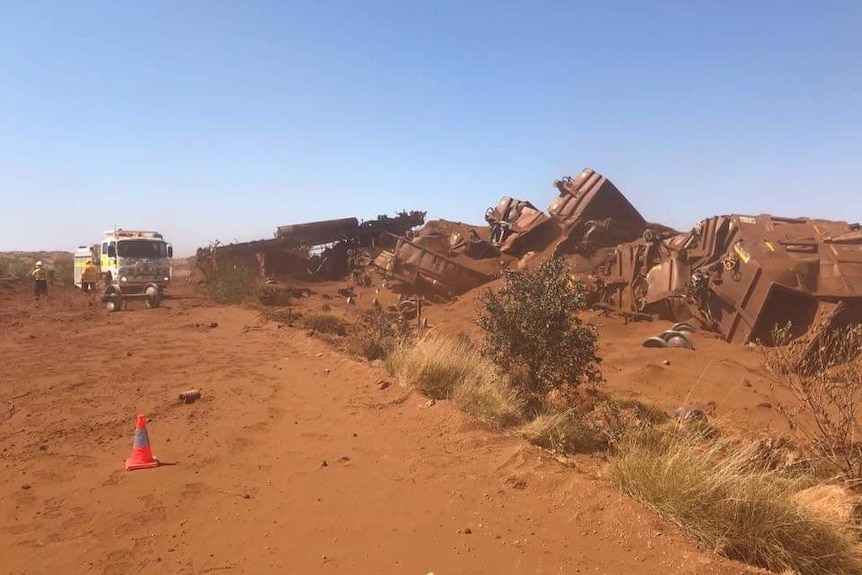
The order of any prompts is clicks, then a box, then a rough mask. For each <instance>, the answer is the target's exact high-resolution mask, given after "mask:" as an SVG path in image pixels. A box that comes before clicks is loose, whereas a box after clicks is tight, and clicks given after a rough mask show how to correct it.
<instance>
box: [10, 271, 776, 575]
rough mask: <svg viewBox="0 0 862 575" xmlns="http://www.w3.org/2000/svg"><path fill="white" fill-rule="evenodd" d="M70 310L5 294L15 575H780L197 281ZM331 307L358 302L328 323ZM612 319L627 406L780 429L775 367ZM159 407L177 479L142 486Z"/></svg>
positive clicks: (148, 476)
mask: <svg viewBox="0 0 862 575" xmlns="http://www.w3.org/2000/svg"><path fill="white" fill-rule="evenodd" d="M330 288H331V290H332V292H333V293H334V291H335V286H330ZM187 292H188V293H187ZM51 296H52V297H51V301H50V302H48V303H47V304H46V303H43V304H42V305H41V306H40V307H38V308H37V307H36V306H35V305H34V303H33V302H32V298H31V297H30V296H29V294H28V293H26V292H22V291H21V290H13V291H10V290H5V291H3V290H0V470H2V471H0V573H3V574H10V575H11V574H15V575H20V574H28V575H37V574H45V573H52V572H56V573H60V572H62V573H97V574H105V575H118V574H125V573H136V574H147V573H153V574H155V573H160V574H163V573H196V574H197V573H199V574H204V573H247V574H268V573H273V574H275V573H279V574H297V575H300V574H314V573H352V574H356V573H363V574H377V573H380V574H390V573H391V574H401V573H404V574H418V575H424V574H426V573H430V572H433V573H435V574H436V575H451V574H479V573H488V574H491V573H494V574H498V573H525V574H527V573H529V574H550V573H566V574H570V573H571V574H577V573H583V574H587V573H589V574H622V575H624V574H646V575H649V574H655V575H658V574H666V573H674V574H692V575H693V574H703V575H707V574H717V575H725V574H728V575H729V574H742V573H759V572H760V571H758V570H755V569H751V568H748V567H746V566H744V565H741V564H738V563H734V562H731V561H728V560H725V559H722V558H719V557H717V556H715V555H714V554H712V553H710V552H709V551H708V550H702V549H699V548H698V546H697V545H696V544H695V543H694V542H693V541H692V540H690V539H689V538H687V537H686V536H684V535H683V534H682V533H681V532H680V531H679V530H678V529H677V528H675V527H674V526H672V525H669V524H668V523H666V522H664V521H662V520H660V519H659V518H658V517H657V516H656V515H655V514H654V513H653V512H651V511H649V510H647V509H645V508H644V507H643V506H641V505H639V504H638V503H636V502H634V501H632V500H630V499H629V498H627V497H625V496H624V495H622V494H621V493H620V492H619V491H617V490H616V489H614V488H613V487H612V486H610V485H609V484H608V483H607V482H605V481H604V480H602V479H601V478H600V477H599V476H598V474H597V468H598V467H597V463H596V460H595V459H591V458H586V457H584V458H580V459H577V460H575V461H573V462H570V463H569V464H568V465H564V464H562V463H561V462H559V461H557V460H556V459H555V458H554V457H552V456H551V455H549V454H546V453H545V452H543V451H541V450H539V449H537V448H534V447H531V446H528V445H526V444H524V443H523V442H522V441H520V440H519V439H517V438H515V437H509V436H505V435H498V434H493V433H490V432H486V431H483V430H481V429H478V428H477V427H476V426H475V425H474V424H473V423H471V421H470V420H469V418H467V417H466V416H464V415H463V414H461V413H459V412H457V411H456V410H455V409H454V408H453V407H452V406H451V405H449V404H448V403H447V402H445V401H441V402H437V403H436V404H434V405H429V403H428V401H427V400H426V399H425V398H424V397H422V396H420V395H418V394H416V393H415V392H410V391H409V390H407V389H405V388H403V387H402V386H400V385H399V384H398V383H397V382H395V381H392V380H391V378H389V377H388V376H387V374H386V373H385V372H384V371H383V370H382V369H380V368H378V367H375V366H372V365H369V364H367V363H363V362H359V361H357V360H354V359H351V358H348V357H346V356H343V355H341V354H340V353H338V352H337V351H335V350H333V349H332V348H330V347H328V346H327V344H325V343H323V342H321V341H319V340H316V339H312V338H310V337H309V336H307V335H306V334H305V333H304V332H303V331H301V330H298V329H293V328H287V327H279V326H278V325H276V324H274V323H269V322H266V321H264V320H262V319H261V318H260V317H259V316H258V313H257V312H256V311H254V310H252V309H246V308H242V307H238V306H214V305H211V304H209V303H207V302H206V301H205V300H202V299H200V298H197V297H195V296H194V295H192V293H191V292H190V291H188V290H187V289H185V288H184V286H177V287H176V288H174V290H173V297H172V298H171V299H168V300H166V301H165V303H164V305H163V307H161V308H159V309H155V310H148V309H146V308H145V306H144V305H143V304H142V303H132V304H130V307H129V310H128V311H123V312H118V313H115V314H110V315H109V314H108V313H106V312H105V310H104V309H103V307H102V306H101V305H90V304H91V302H90V301H89V300H88V298H87V297H85V296H82V295H81V294H79V293H77V292H75V291H73V290H63V289H55V290H52V294H51ZM371 297H373V296H370V292H369V294H365V295H364V296H363V297H361V298H360V299H359V303H358V306H359V307H361V306H363V305H369V304H370V299H371ZM324 301H326V303H327V304H328V305H330V306H332V307H333V308H337V307H338V306H344V305H345V304H342V303H341V300H339V299H337V298H333V299H331V300H323V299H320V296H319V295H313V296H312V297H311V298H310V299H309V300H308V305H311V306H314V305H321V304H322V303H323V302H324ZM473 309H474V308H473V307H471V306H470V301H469V298H467V299H466V300H462V301H460V302H457V303H455V304H452V305H449V306H432V307H430V308H428V314H429V320H430V323H431V326H432V329H433V328H435V326H442V325H446V324H447V323H448V325H450V326H451V327H452V328H458V327H459V326H460V327H464V328H465V329H469V327H470V322H469V317H470V314H472V311H473ZM594 320H595V321H597V322H600V323H601V324H602V337H603V339H602V341H603V343H602V353H603V355H604V356H605V373H606V375H607V377H608V380H609V381H608V387H609V389H612V390H614V391H615V392H618V393H620V394H622V395H629V396H638V397H640V398H641V399H644V400H649V401H651V402H654V403H657V404H659V405H660V406H661V407H663V408H665V409H668V410H672V409H673V408H674V407H676V406H677V405H679V404H681V402H682V401H683V400H684V399H685V398H686V396H687V395H690V399H691V400H692V401H716V402H717V404H718V410H717V414H718V416H719V417H722V418H726V419H727V420H728V422H729V423H731V424H732V423H733V422H734V421H735V420H744V421H742V423H744V427H746V428H748V429H767V428H770V427H773V428H774V427H775V426H779V425H780V420H779V419H778V418H777V417H776V415H775V413H774V409H772V408H770V407H766V406H764V405H763V404H766V403H774V402H775V401H776V398H775V397H773V396H772V393H773V392H771V391H770V389H769V385H768V381H767V380H766V379H764V378H763V376H762V373H761V372H760V370H759V368H758V364H759V357H758V355H757V354H756V353H755V352H752V351H751V350H744V349H739V348H731V346H728V345H726V344H723V343H721V342H718V341H715V340H713V339H711V338H709V337H707V336H705V335H702V334H698V335H697V336H696V338H695V339H696V343H697V345H698V350H697V351H695V352H686V351H681V350H646V349H644V348H641V347H640V346H639V343H640V340H642V339H643V336H644V334H646V335H652V334H653V333H654V332H657V331H660V330H661V328H662V327H663V325H662V326H660V325H658V324H637V325H635V326H624V325H623V324H622V322H621V321H620V320H617V319H611V318H598V317H597V318H594ZM666 359H667V360H668V361H669V362H670V365H664V363H663V361H664V360H666ZM381 382H389V383H391V385H388V386H386V385H385V384H384V385H382V384H381ZM195 387H197V388H202V389H203V398H202V399H201V400H200V401H198V402H195V403H192V404H184V403H180V402H178V401H177V394H178V393H179V392H181V391H183V390H185V389H187V388H195ZM381 388H383V389H381ZM138 413H142V414H145V415H146V416H147V417H148V418H149V437H150V441H151V445H152V448H153V451H154V453H155V454H156V456H157V457H158V458H159V459H160V460H161V461H162V462H163V463H165V465H163V466H161V467H159V468H157V469H152V470H141V471H134V472H126V471H124V470H123V461H124V459H125V458H126V457H128V456H129V453H130V448H131V442H132V436H133V429H134V423H135V416H136V415H137V414H138Z"/></svg>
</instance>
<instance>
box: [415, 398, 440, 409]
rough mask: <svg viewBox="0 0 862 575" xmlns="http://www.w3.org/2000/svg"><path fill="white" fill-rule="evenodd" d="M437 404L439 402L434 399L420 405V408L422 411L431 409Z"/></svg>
mask: <svg viewBox="0 0 862 575" xmlns="http://www.w3.org/2000/svg"><path fill="white" fill-rule="evenodd" d="M435 403H437V402H436V401H435V400H434V399H429V400H428V401H426V402H425V403H423V404H422V405H420V406H419V408H420V409H428V408H429V407H431V406H433V405H434V404H435Z"/></svg>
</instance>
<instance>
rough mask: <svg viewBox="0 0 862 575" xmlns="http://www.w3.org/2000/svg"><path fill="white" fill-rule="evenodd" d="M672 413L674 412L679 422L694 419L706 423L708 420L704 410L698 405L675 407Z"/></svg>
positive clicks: (692, 420)
mask: <svg viewBox="0 0 862 575" xmlns="http://www.w3.org/2000/svg"><path fill="white" fill-rule="evenodd" d="M674 413H675V414H676V420H677V422H679V423H688V422H694V421H697V422H702V423H706V422H707V420H708V418H707V417H706V412H705V411H704V410H702V409H700V408H699V407H677V408H676V411H675V412H674Z"/></svg>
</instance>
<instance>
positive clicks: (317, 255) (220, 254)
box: [197, 211, 426, 280]
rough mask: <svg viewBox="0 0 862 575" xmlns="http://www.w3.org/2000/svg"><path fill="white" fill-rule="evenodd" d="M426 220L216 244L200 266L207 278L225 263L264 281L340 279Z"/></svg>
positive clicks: (296, 228)
mask: <svg viewBox="0 0 862 575" xmlns="http://www.w3.org/2000/svg"><path fill="white" fill-rule="evenodd" d="M425 214H426V212H422V211H412V212H400V213H398V214H397V215H396V217H394V218H391V217H389V216H385V215H383V216H378V217H377V219H375V220H370V221H366V222H360V221H359V220H358V219H356V218H342V219H335V220H324V221H318V222H309V223H302V224H291V225H286V226H279V227H278V228H277V229H276V233H275V237H274V238H273V239H267V240H256V241H251V242H241V243H233V244H226V245H223V244H221V243H219V242H214V243H213V244H211V245H210V246H208V247H206V248H199V249H198V251H197V265H198V268H199V269H200V270H201V271H202V272H203V273H204V276H205V277H209V276H210V275H211V274H212V273H213V272H214V271H215V270H216V269H217V268H218V264H219V261H222V262H228V263H230V264H231V265H242V266H244V267H246V268H248V269H252V270H257V271H258V273H259V274H260V276H261V277H269V276H276V275H287V276H294V277H295V276H301V277H305V278H308V279H312V280H330V279H338V278H341V277H343V276H344V275H345V274H347V273H348V272H349V271H353V270H355V269H357V268H361V267H364V266H367V265H368V264H369V263H370V262H371V259H372V256H371V254H370V253H369V252H373V251H376V250H378V249H381V248H383V247H386V246H387V245H391V244H392V243H393V241H392V238H393V237H394V236H393V235H395V236H397V235H400V234H406V233H408V232H410V231H411V230H412V229H413V228H416V227H419V226H421V225H423V224H424V223H425Z"/></svg>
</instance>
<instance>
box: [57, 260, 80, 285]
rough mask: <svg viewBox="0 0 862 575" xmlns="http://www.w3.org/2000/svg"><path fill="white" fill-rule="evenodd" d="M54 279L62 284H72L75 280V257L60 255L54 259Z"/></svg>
mask: <svg viewBox="0 0 862 575" xmlns="http://www.w3.org/2000/svg"><path fill="white" fill-rule="evenodd" d="M53 268H54V281H55V282H58V283H60V284H62V285H72V284H73V283H74V282H75V258H73V257H72V256H60V257H58V258H57V259H55V260H54V264H53Z"/></svg>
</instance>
